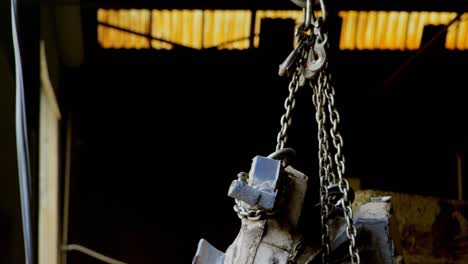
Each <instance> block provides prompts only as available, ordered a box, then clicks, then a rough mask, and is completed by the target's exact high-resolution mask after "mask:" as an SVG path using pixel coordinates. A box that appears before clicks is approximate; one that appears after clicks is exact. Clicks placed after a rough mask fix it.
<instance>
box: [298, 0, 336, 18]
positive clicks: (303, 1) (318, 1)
mask: <svg viewBox="0 0 468 264" xmlns="http://www.w3.org/2000/svg"><path fill="white" fill-rule="evenodd" d="M323 1H324V0H313V5H320V10H321V11H322V21H323V22H325V20H326V17H327V13H326V9H325V3H324V2H323ZM291 2H293V3H294V4H295V5H297V6H299V7H301V8H307V0H291Z"/></svg>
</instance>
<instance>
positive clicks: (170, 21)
mask: <svg viewBox="0 0 468 264" xmlns="http://www.w3.org/2000/svg"><path fill="white" fill-rule="evenodd" d="M316 15H319V13H317V14H316ZM339 16H340V17H341V18H342V27H341V34H340V40H339V41H340V42H339V47H340V49H343V50H355V49H357V50H373V49H380V50H415V49H418V48H420V46H421V39H422V34H423V30H424V27H425V26H426V25H446V24H448V23H449V22H450V21H451V20H453V19H454V18H455V16H456V13H454V12H397V11H390V12H387V11H341V12H339ZM97 18H98V22H100V24H99V25H98V32H97V33H98V41H99V43H100V45H101V46H102V47H103V48H126V49H131V48H134V49H142V48H145V49H147V48H154V49H171V48H173V44H177V45H183V46H186V47H190V48H194V49H203V48H218V49H247V48H249V46H250V42H249V37H250V35H251V32H250V31H251V25H250V24H251V23H252V11H250V10H144V9H125V10H112V9H99V10H98V12H97ZM264 18H276V19H293V20H294V21H295V23H296V26H299V25H300V24H301V22H302V20H303V13H302V10H257V11H256V14H255V21H253V23H255V24H254V26H253V30H254V32H252V33H253V34H254V42H253V46H254V47H258V46H259V34H260V30H261V29H260V25H261V20H262V19H264ZM105 24H109V25H112V26H113V27H117V28H112V27H108V26H106V25H105ZM118 28H123V29H125V30H128V31H133V32H137V33H138V34H132V33H131V32H125V31H122V30H119V29H118ZM331 41H333V40H331ZM445 46H446V48H447V49H452V50H454V49H458V50H465V49H468V14H465V15H463V16H462V18H461V20H460V21H458V22H455V23H453V24H452V25H451V26H450V27H449V28H448V31H447V38H446V43H445Z"/></svg>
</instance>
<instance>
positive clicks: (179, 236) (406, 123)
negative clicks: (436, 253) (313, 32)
mask: <svg viewBox="0 0 468 264" xmlns="http://www.w3.org/2000/svg"><path fill="white" fill-rule="evenodd" d="M88 51H89V50H88ZM286 53H287V51H286ZM91 54H92V55H91V56H87V61H86V63H85V65H84V66H83V67H81V68H80V69H75V70H70V71H69V72H68V74H69V76H68V77H66V78H63V80H64V82H66V80H67V79H68V82H66V84H64V85H66V86H67V88H70V91H69V93H70V94H69V96H67V98H69V99H68V100H70V101H68V103H69V105H71V106H72V108H71V109H72V113H73V116H74V122H73V124H74V135H75V136H74V146H73V148H74V160H73V164H74V165H72V167H73V169H72V172H73V174H72V181H73V183H72V186H73V189H72V192H73V194H72V207H71V208H72V212H71V222H70V226H71V227H72V228H71V230H72V231H71V234H70V236H71V237H70V241H76V242H80V243H83V244H84V245H87V246H90V247H92V248H94V249H97V250H101V251H103V252H104V253H107V254H110V255H112V256H114V257H116V258H120V259H122V260H127V261H129V262H131V263H187V262H190V260H191V258H192V256H193V254H194V252H195V249H196V244H197V242H198V240H199V238H201V237H204V238H206V239H208V240H209V241H210V242H212V243H213V244H214V245H215V246H216V247H218V248H219V249H222V250H225V249H226V247H227V246H228V245H229V244H230V242H231V241H232V240H233V239H234V237H235V235H236V233H237V228H238V224H239V220H238V219H237V217H236V216H235V213H234V212H233V210H232V205H233V201H232V199H230V198H229V197H227V195H226V193H227V189H228V186H229V184H230V182H231V181H232V180H233V179H235V177H236V174H237V172H239V171H241V170H248V169H249V165H250V161H251V158H252V157H253V156H254V155H257V154H260V155H267V154H269V153H270V152H271V151H273V150H274V146H275V143H276V134H277V132H278V130H279V119H280V116H281V114H282V113H283V101H284V99H285V97H286V95H287V80H286V79H283V78H279V77H277V67H278V65H279V63H281V61H282V59H283V58H284V57H285V55H286V54H284V51H278V52H277V53H271V52H265V51H262V50H250V51H206V52H196V51H194V52H190V51H144V50H141V51H136V50H101V49H99V48H97V49H95V50H92V53H91ZM413 54H414V53H413V52H390V51H363V52H355V51H341V52H339V53H336V54H334V56H333V57H334V59H333V61H332V66H333V73H334V78H335V81H336V89H337V105H338V107H339V110H340V113H341V116H342V133H343V137H344V141H345V154H346V158H347V173H348V174H347V176H348V177H358V178H360V179H361V180H362V183H363V187H364V188H375V189H383V190H391V191H397V192H409V193H418V194H423V195H435V196H441V197H447V198H455V197H456V178H455V152H456V151H460V150H461V151H464V150H465V149H466V144H465V142H466V135H467V133H466V125H465V123H464V122H463V120H465V119H466V116H467V114H468V109H467V107H466V105H465V104H464V103H463V101H464V100H465V97H464V92H463V89H462V86H463V85H459V83H463V76H462V75H459V74H457V73H456V70H457V69H464V68H466V67H467V66H468V65H466V64H467V53H466V52H436V53H431V54H426V55H424V56H421V57H418V59H417V60H415V62H414V64H412V65H411V66H410V67H409V68H408V69H407V71H405V73H404V74H403V75H401V76H399V78H398V79H396V80H395V81H394V82H393V83H392V85H391V86H389V87H387V88H385V87H384V85H383V81H384V80H385V79H386V78H387V77H388V76H390V74H391V73H392V72H393V71H394V70H395V69H396V68H397V67H398V66H399V65H400V64H401V63H402V62H404V61H405V60H406V59H407V58H408V57H409V56H411V55H413ZM433 65H444V67H442V68H441V67H432V66H433ZM71 76H75V77H71ZM78 76H79V78H78ZM296 110H297V111H296V112H297V115H294V122H293V127H292V130H291V135H290V138H291V145H292V146H293V147H294V148H296V150H297V152H298V158H297V160H296V163H295V164H296V167H297V168H299V169H300V170H302V171H304V172H306V173H307V174H308V175H309V176H311V182H310V186H311V187H310V188H311V192H310V196H309V197H308V205H309V206H310V204H312V203H313V202H315V201H316V197H314V196H315V195H316V192H315V191H314V190H316V186H317V180H316V170H317V166H316V165H317V162H316V160H317V153H316V149H317V146H316V130H315V127H316V125H315V121H314V116H313V114H314V110H313V105H312V103H311V91H310V89H301V90H300V93H299V95H298V102H297V109H296ZM308 217H309V218H308V220H307V221H308V222H307V223H308V224H309V226H310V227H311V228H310V229H311V230H313V229H314V227H317V225H316V222H314V221H316V220H317V218H316V217H315V218H314V214H313V213H311V214H310V215H309V216H308ZM70 259H71V261H72V263H94V262H92V261H91V260H89V259H88V257H85V256H80V255H78V254H70Z"/></svg>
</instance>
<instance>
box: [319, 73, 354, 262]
mask: <svg viewBox="0 0 468 264" xmlns="http://www.w3.org/2000/svg"><path fill="white" fill-rule="evenodd" d="M311 86H312V88H313V90H314V98H313V101H315V103H314V104H315V105H316V109H318V110H317V113H318V112H321V113H320V115H321V117H320V119H318V118H316V119H317V123H320V124H319V130H322V132H320V131H319V132H318V133H319V142H320V144H319V151H320V149H325V151H327V152H328V153H325V154H324V153H321V154H320V157H319V159H327V161H329V162H330V163H328V164H326V163H324V164H326V165H325V166H330V167H328V168H327V169H326V170H323V171H322V169H320V170H321V172H322V173H328V175H327V174H325V175H322V174H321V175H320V177H321V180H320V183H321V186H320V188H321V197H320V201H321V205H322V218H323V217H324V216H323V215H324V213H327V212H329V210H330V208H329V206H332V205H330V204H329V203H327V202H326V201H328V197H327V196H328V192H325V191H323V190H322V189H327V188H323V186H322V184H330V183H337V184H338V188H339V190H340V192H341V193H342V196H343V197H342V198H341V200H340V203H339V206H340V207H341V209H342V210H343V215H344V218H345V220H346V236H347V237H348V239H349V241H350V242H349V254H350V257H351V263H353V264H359V263H360V259H359V252H358V249H357V247H356V235H357V231H356V227H355V226H354V223H353V211H352V207H351V202H352V201H350V199H349V197H348V194H349V192H350V187H349V183H348V181H347V180H346V179H345V178H344V175H345V158H344V155H343V151H342V149H343V137H342V136H341V134H340V132H339V131H338V125H339V122H340V115H339V113H338V110H337V108H336V106H335V88H334V87H333V85H332V83H331V74H330V73H329V72H327V71H326V69H325V70H323V71H321V72H320V73H319V76H318V78H317V82H316V83H312V82H311ZM317 98H321V100H319V99H317ZM319 103H321V105H319ZM318 106H320V107H318ZM325 106H326V108H327V110H328V118H329V123H330V125H331V128H330V130H329V132H330V136H331V141H332V142H333V147H334V151H335V154H334V157H333V160H332V159H331V154H330V152H329V151H328V149H326V148H327V147H328V142H324V141H327V138H326V136H323V135H322V136H321V134H325V135H326V134H327V131H326V128H325V124H326V121H325V120H323V119H324V117H323V116H325V113H324V112H325ZM316 116H317V114H316ZM320 139H322V140H321V141H320ZM332 168H333V169H334V170H335V171H334V172H333V173H332V172H331V169H332ZM332 174H336V176H335V175H334V176H331V175H332ZM322 177H324V178H325V179H323V180H322ZM327 177H329V178H327ZM325 195H327V196H325ZM323 208H325V209H323ZM325 220H327V219H325ZM326 232H328V226H327V224H326V222H325V223H324V222H323V220H322V236H323V235H325V234H327V233H326ZM322 241H325V242H327V241H328V239H323V238H322ZM323 247H324V252H323V256H324V257H323V259H324V263H326V262H325V260H326V257H327V254H329V244H326V243H323Z"/></svg>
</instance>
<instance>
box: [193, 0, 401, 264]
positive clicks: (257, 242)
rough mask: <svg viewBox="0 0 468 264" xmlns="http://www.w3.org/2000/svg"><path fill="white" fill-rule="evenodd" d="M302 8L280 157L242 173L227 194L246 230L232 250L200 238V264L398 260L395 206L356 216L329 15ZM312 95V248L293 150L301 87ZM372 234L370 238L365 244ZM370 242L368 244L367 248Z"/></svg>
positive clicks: (308, 4) (307, 5)
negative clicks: (315, 203) (315, 223)
mask: <svg viewBox="0 0 468 264" xmlns="http://www.w3.org/2000/svg"><path fill="white" fill-rule="evenodd" d="M292 1H293V2H294V3H296V4H297V5H299V6H300V7H303V9H304V22H303V23H302V25H301V26H300V27H299V28H298V30H297V31H296V37H297V43H298V44H297V46H296V47H295V48H294V50H293V51H292V52H291V53H290V54H289V56H288V57H287V58H286V60H285V61H284V62H283V63H282V64H281V65H280V66H279V71H278V74H279V75H280V76H288V77H290V78H291V82H290V84H289V95H288V97H287V98H286V100H285V103H284V106H285V110H286V112H285V113H284V115H283V116H282V117H281V130H280V132H279V133H278V136H277V145H276V152H274V153H272V154H271V155H270V156H268V157H262V156H257V157H255V158H254V159H253V163H252V167H251V169H250V172H249V173H248V174H247V173H244V172H241V173H239V175H238V180H234V181H233V182H232V184H231V186H230V188H229V192H228V195H229V196H230V197H232V198H234V199H235V205H234V210H235V211H236V212H237V214H238V216H239V218H240V219H241V221H242V225H241V229H240V231H239V233H238V236H237V237H236V239H235V240H234V242H233V243H232V244H231V245H230V246H229V247H228V249H227V250H226V253H223V252H222V251H220V250H218V249H216V248H215V247H213V246H212V245H211V244H209V243H208V242H207V241H206V240H204V239H202V240H200V242H199V244H198V249H197V252H196V254H195V257H194V259H193V264H221V263H224V264H234V263H235V264H254V263H255V264H256V263H275V264H287V263H352V264H359V263H361V255H360V253H359V250H358V243H360V244H361V245H364V247H361V248H362V249H363V250H364V252H365V254H364V255H363V262H364V263H385V264H387V263H388V264H392V263H396V258H395V256H396V255H397V253H396V250H395V247H394V245H393V241H392V238H391V236H390V233H389V232H384V231H385V230H387V231H388V230H390V228H389V218H390V205H388V206H387V204H386V203H387V201H379V202H382V203H385V204H383V205H379V206H380V207H379V206H374V207H373V206H372V205H371V206H369V207H370V208H371V209H372V208H373V209H372V210H374V211H375V212H374V213H372V214H368V213H367V214H366V213H361V214H359V215H358V216H356V217H354V216H353V210H352V207H351V204H352V202H353V200H354V192H353V190H352V189H351V187H350V186H349V183H348V181H347V180H346V178H345V177H344V175H345V159H344V155H343V138H342V136H341V134H340V133H339V131H338V125H339V122H340V115H339V113H338V110H337V108H336V106H335V89H334V87H333V85H332V84H331V74H330V73H329V72H328V60H327V53H326V48H327V44H328V43H327V42H328V35H327V32H326V31H325V30H324V23H325V17H326V10H325V5H324V2H323V0H320V1H318V2H319V5H320V9H321V11H322V12H321V14H322V16H321V17H318V18H316V17H315V16H314V15H313V14H314V8H315V6H316V4H313V3H312V0H307V1H302V0H292ZM303 86H309V87H310V88H312V90H313V97H312V102H313V104H314V106H315V119H316V122H317V130H318V134H317V138H318V142H319V144H318V145H319V149H318V158H319V175H318V176H319V179H320V186H319V193H320V203H319V206H320V212H321V234H320V237H321V242H322V243H321V245H314V244H310V242H307V241H311V240H310V239H306V238H305V235H304V232H302V231H303V230H301V228H300V226H301V225H300V224H299V223H300V221H301V214H302V212H303V210H310V209H311V208H303V203H304V198H305V196H306V194H307V181H308V177H307V176H306V175H304V174H303V173H301V172H300V171H298V170H296V169H294V168H293V167H292V166H291V165H290V161H291V160H292V158H293V157H294V155H295V152H294V150H292V149H290V148H286V146H287V140H288V135H287V132H288V129H289V127H290V126H291V122H292V111H293V109H294V107H295V104H296V100H295V96H296V93H297V91H298V90H299V88H300V87H303ZM362 233H364V234H366V236H365V237H366V238H368V239H369V238H371V239H372V242H373V244H370V241H362V240H358V234H362ZM366 243H367V244H366Z"/></svg>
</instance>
